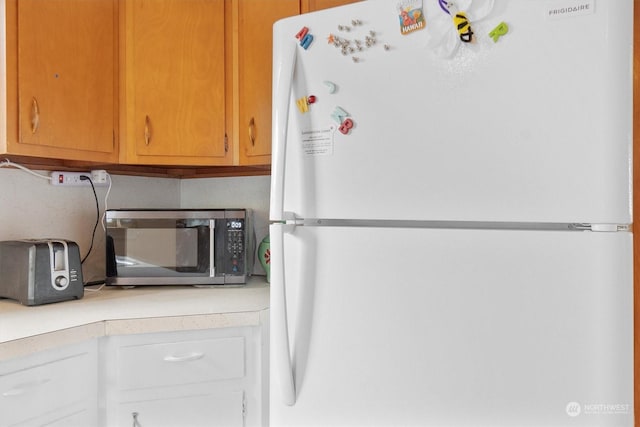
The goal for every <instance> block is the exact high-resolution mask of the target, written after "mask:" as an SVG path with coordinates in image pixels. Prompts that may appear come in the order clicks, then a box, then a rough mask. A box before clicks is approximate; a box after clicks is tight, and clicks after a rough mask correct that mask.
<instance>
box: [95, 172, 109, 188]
mask: <svg viewBox="0 0 640 427" xmlns="http://www.w3.org/2000/svg"><path fill="white" fill-rule="evenodd" d="M91 181H93V185H100V184H105V185H106V184H109V174H108V173H107V171H106V170H104V169H96V170H92V171H91Z"/></svg>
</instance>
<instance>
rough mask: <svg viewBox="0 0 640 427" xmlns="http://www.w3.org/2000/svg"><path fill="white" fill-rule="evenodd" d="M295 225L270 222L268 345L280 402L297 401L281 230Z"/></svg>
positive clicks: (288, 229)
mask: <svg viewBox="0 0 640 427" xmlns="http://www.w3.org/2000/svg"><path fill="white" fill-rule="evenodd" d="M293 227H294V226H292V225H286V224H272V225H271V226H270V227H269V236H270V239H271V307H270V311H271V345H272V350H271V351H272V352H271V355H272V357H273V360H272V362H273V367H274V371H273V374H274V376H275V378H273V380H275V381H276V383H279V384H280V387H281V390H280V391H281V395H280V397H281V399H282V403H284V404H285V405H288V406H292V405H294V404H295V403H296V390H295V382H294V378H293V368H292V365H291V353H290V347H289V323H288V320H287V293H286V289H285V287H286V283H285V278H284V233H285V232H289V231H291V230H292V229H293Z"/></svg>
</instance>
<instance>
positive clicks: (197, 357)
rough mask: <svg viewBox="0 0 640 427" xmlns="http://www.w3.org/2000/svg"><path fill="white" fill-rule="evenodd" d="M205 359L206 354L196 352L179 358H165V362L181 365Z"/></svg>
mask: <svg viewBox="0 0 640 427" xmlns="http://www.w3.org/2000/svg"><path fill="white" fill-rule="evenodd" d="M203 357H204V353H202V352H199V351H194V352H192V353H189V354H183V355H179V356H165V357H164V361H165V362H169V363H180V362H192V361H194V360H200V359H202V358H203Z"/></svg>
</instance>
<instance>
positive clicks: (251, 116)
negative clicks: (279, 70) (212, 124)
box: [237, 0, 300, 164]
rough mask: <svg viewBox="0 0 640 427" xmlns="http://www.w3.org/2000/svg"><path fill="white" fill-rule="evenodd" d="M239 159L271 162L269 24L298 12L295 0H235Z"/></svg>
mask: <svg viewBox="0 0 640 427" xmlns="http://www.w3.org/2000/svg"><path fill="white" fill-rule="evenodd" d="M237 4H238V12H237V15H238V20H237V25H238V31H237V34H238V72H237V75H238V88H237V91H238V97H239V114H238V115H239V119H238V122H239V131H238V135H239V137H238V140H239V142H240V163H241V164H269V163H270V162H271V84H272V83H271V80H272V79H271V75H272V72H271V69H272V59H271V57H272V50H273V49H272V45H273V37H272V26H273V23H274V22H275V21H277V20H279V19H281V18H284V17H287V16H294V15H298V14H299V13H300V3H299V1H298V0H238V3H237Z"/></svg>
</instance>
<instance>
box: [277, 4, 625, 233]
mask: <svg viewBox="0 0 640 427" xmlns="http://www.w3.org/2000/svg"><path fill="white" fill-rule="evenodd" d="M408 3H409V2H404V1H402V2H400V1H388V0H370V1H366V2H361V3H356V4H353V5H349V6H345V7H344V8H339V9H334V10H328V11H321V12H317V13H315V14H309V15H302V16H298V17H293V18H288V19H285V20H283V21H280V22H278V23H277V24H276V25H275V27H274V37H275V44H274V55H275V56H274V91H273V93H274V100H273V102H274V114H273V117H274V128H273V131H274V134H273V141H274V147H273V174H272V177H273V179H272V186H273V187H272V199H271V202H272V206H271V215H272V216H271V218H272V219H273V220H281V219H282V217H283V212H292V213H293V214H295V216H297V217H300V218H341V219H365V218H376V219H394V218H395V219H422V220H458V221H516V222H589V223H622V224H626V223H630V222H631V221H630V182H631V180H630V167H631V157H630V155H631V143H632V93H633V90H632V69H633V66H632V59H633V55H632V40H633V37H632V35H633V1H632V0H616V1H599V2H597V3H596V2H595V1H594V0H584V1H576V0H567V1H557V0H556V1H554V0H550V1H535V0H495V2H494V1H491V0H474V1H473V2H471V1H470V0H459V1H457V2H455V3H456V4H457V5H459V6H460V7H461V8H462V7H465V8H467V7H468V8H467V9H466V12H467V14H468V17H469V19H470V22H471V25H472V28H473V30H474V33H475V38H476V40H475V42H474V43H461V42H459V40H458V43H457V45H458V46H457V48H456V50H455V51H452V52H451V55H450V56H443V55H442V52H441V50H442V49H441V48H443V46H446V44H447V43H449V42H451V41H452V42H453V44H454V45H456V40H457V39H456V37H457V32H456V30H455V27H454V25H453V22H452V21H451V17H450V16H449V15H447V14H446V13H444V12H443V10H442V8H441V6H440V5H439V3H438V2H437V1H435V0H434V1H428V2H427V1H425V2H420V3H422V4H423V6H422V9H423V12H424V16H425V17H426V26H425V28H424V29H423V30H419V31H415V32H413V33H411V34H408V35H402V34H401V33H400V25H399V19H398V15H399V14H398V10H397V7H398V5H399V4H408ZM488 5H493V7H489V6H488ZM574 6H575V8H576V9H577V8H579V7H580V8H582V9H580V13H573V12H571V11H572V10H573V9H574ZM562 11H564V12H562ZM352 19H353V20H360V24H357V25H355V26H353V25H352V24H351V23H350V21H351V20H352ZM501 23H503V24H504V25H505V26H506V27H508V32H506V33H505V34H504V35H503V36H501V37H500V38H499V39H498V40H497V41H494V39H493V38H492V37H490V36H489V33H491V31H492V30H493V29H494V28H495V27H498V26H499V24H501ZM339 26H341V27H342V28H343V30H342V31H341V30H340V29H339ZM345 26H348V27H350V31H346V30H344V27H345ZM304 28H307V29H308V34H311V35H312V36H313V37H314V39H313V42H312V43H311V44H310V45H308V46H307V48H306V49H305V48H304V47H303V46H301V45H300V44H301V43H300V41H299V40H298V39H297V38H296V35H297V34H298V33H299V32H300V31H301V30H304ZM502 31H505V27H503V29H502ZM371 34H374V37H375V43H374V44H373V45H372V46H371V47H366V41H365V40H366V38H367V37H371ZM331 39H333V41H334V43H329V41H330V40H331ZM336 39H339V40H340V41H341V42H340V43H342V42H344V41H345V40H346V41H348V42H349V45H348V46H349V47H348V48H347V50H346V54H343V53H342V52H343V48H342V45H341V44H339V46H336V45H335V40H336ZM358 43H359V44H358ZM385 46H386V47H385ZM360 48H361V49H362V50H360ZM349 49H353V52H352V53H349V52H351V51H350V50H349ZM354 58H355V60H354ZM356 60H357V62H355V61H356ZM311 96H313V98H311ZM310 99H311V100H312V101H313V103H310V102H311V101H310ZM347 119H350V120H351V124H352V126H342V131H345V132H346V134H343V133H342V132H341V130H340V127H341V124H340V122H341V123H342V124H344V123H345V121H346V120H347Z"/></svg>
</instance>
